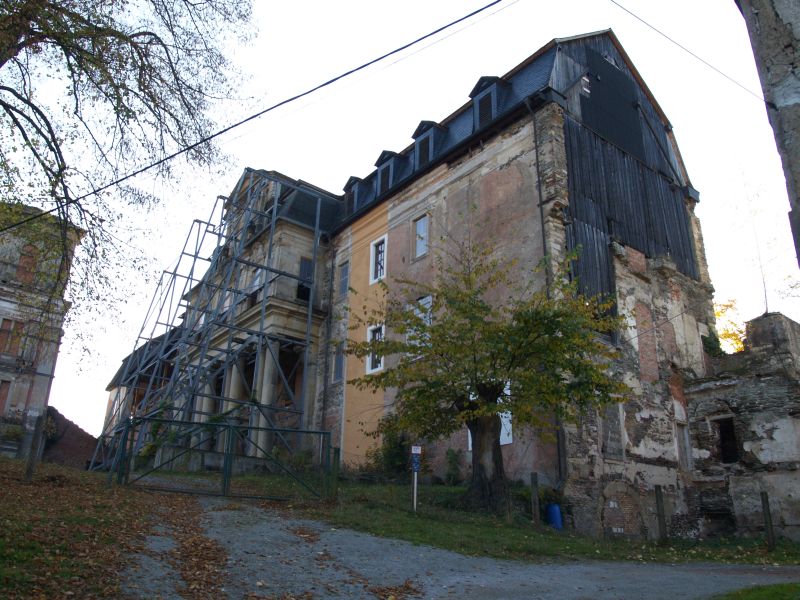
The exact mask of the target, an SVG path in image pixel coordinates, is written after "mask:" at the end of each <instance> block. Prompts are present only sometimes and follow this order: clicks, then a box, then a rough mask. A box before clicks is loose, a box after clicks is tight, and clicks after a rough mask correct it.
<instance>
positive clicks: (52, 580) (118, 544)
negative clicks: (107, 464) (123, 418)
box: [0, 459, 158, 600]
mask: <svg viewBox="0 0 800 600" xmlns="http://www.w3.org/2000/svg"><path fill="white" fill-rule="evenodd" d="M23 472H24V463H23V462H21V461H16V460H10V459H0V590H2V595H3V597H4V598H8V599H9V600H11V599H16V598H47V599H48V600H50V599H60V598H81V599H84V598H87V599H91V598H117V597H119V572H120V569H121V568H122V566H123V565H124V561H125V556H126V554H127V553H128V552H132V551H135V550H136V549H138V548H140V547H141V544H142V541H143V539H144V535H145V534H146V533H147V532H148V531H149V528H150V522H149V519H148V517H149V515H150V514H151V512H152V510H153V507H154V506H155V504H156V503H157V502H158V499H157V497H155V496H153V495H152V494H145V493H139V492H136V491H133V490H130V489H127V488H120V487H116V486H114V487H110V486H109V485H108V476H107V474H99V473H86V472H82V471H76V470H71V469H67V468H64V467H60V466H57V465H49V464H41V465H39V466H38V467H37V470H36V473H35V476H34V478H33V481H32V482H30V483H26V482H25V481H24V480H23Z"/></svg>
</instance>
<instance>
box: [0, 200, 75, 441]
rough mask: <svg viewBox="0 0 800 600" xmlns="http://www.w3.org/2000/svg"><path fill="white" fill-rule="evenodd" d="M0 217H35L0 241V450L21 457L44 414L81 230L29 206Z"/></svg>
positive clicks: (8, 209) (5, 208)
mask: <svg viewBox="0 0 800 600" xmlns="http://www.w3.org/2000/svg"><path fill="white" fill-rule="evenodd" d="M0 212H2V215H3V219H4V222H5V223H8V224H12V223H17V222H19V221H22V220H24V219H30V218H31V217H33V218H34V220H32V221H30V222H29V223H27V224H26V225H23V226H22V227H18V228H15V229H11V230H9V231H7V232H5V233H3V236H2V240H1V241H0V444H2V451H3V454H6V455H9V456H17V457H25V456H27V455H28V453H29V452H30V448H31V442H32V438H33V431H34V425H35V422H36V419H37V417H39V416H40V415H43V414H45V412H46V411H47V404H48V399H49V396H50V386H51V382H52V379H53V372H54V370H55V366H56V359H57V358H58V348H59V345H60V343H61V336H62V335H63V331H62V324H63V322H64V316H65V314H66V312H67V310H68V308H69V303H68V302H66V301H65V300H64V289H65V286H66V282H67V280H68V278H69V270H70V266H71V264H72V257H73V253H74V250H75V246H76V245H77V244H78V242H79V241H80V237H81V235H82V232H81V231H79V230H77V229H74V228H69V229H66V230H65V229H64V228H63V224H62V222H61V221H59V220H58V219H56V218H54V217H52V216H50V215H43V216H37V215H41V211H40V210H39V209H36V208H33V207H27V206H22V205H18V204H3V205H2V206H1V207H0Z"/></svg>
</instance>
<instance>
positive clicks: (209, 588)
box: [157, 496, 228, 600]
mask: <svg viewBox="0 0 800 600" xmlns="http://www.w3.org/2000/svg"><path fill="white" fill-rule="evenodd" d="M202 513H203V510H202V508H201V507H200V505H199V503H198V502H197V500H196V499H195V498H193V497H190V496H173V497H172V498H171V501H170V502H169V505H166V506H165V505H162V506H161V507H160V508H159V510H158V514H157V516H158V519H159V520H160V522H161V523H162V524H163V525H165V526H167V527H169V529H170V534H171V536H172V537H173V539H174V540H175V541H176V542H177V545H176V547H175V548H174V549H172V550H171V551H170V552H169V557H170V559H169V560H170V562H171V563H172V564H173V566H175V568H176V569H177V570H178V571H179V572H180V574H181V578H182V579H183V586H182V587H180V588H179V589H178V593H180V595H181V596H182V597H183V598H189V599H191V600H205V599H215V598H220V597H222V596H223V595H224V593H223V587H224V581H225V571H224V567H225V565H226V564H227V561H228V555H227V552H226V551H225V549H224V548H223V547H222V545H221V544H220V543H219V542H217V541H216V540H212V539H211V538H208V537H206V536H205V535H204V534H203V528H202V526H201V523H200V515H201V514H202Z"/></svg>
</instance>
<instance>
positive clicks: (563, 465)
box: [525, 97, 567, 490]
mask: <svg viewBox="0 0 800 600" xmlns="http://www.w3.org/2000/svg"><path fill="white" fill-rule="evenodd" d="M525 107H526V108H527V109H528V112H529V113H530V115H531V123H532V125H533V148H534V152H535V153H536V192H537V194H538V195H539V221H540V222H541V225H542V257H543V260H544V261H545V263H544V277H545V280H544V281H545V283H544V285H545V294H546V295H547V298H548V299H549V298H550V294H551V289H550V288H551V285H552V274H551V270H550V259H549V258H548V256H547V229H546V228H545V223H544V196H543V195H542V170H541V159H540V155H539V130H538V128H537V127H536V113H535V112H534V111H533V106H531V99H530V97H528V98H525ZM556 455H557V459H558V480H557V481H556V484H555V487H556V489H558V490H560V489H561V488H563V487H564V483H566V480H567V444H566V434H565V432H564V425H563V424H562V423H561V419H556Z"/></svg>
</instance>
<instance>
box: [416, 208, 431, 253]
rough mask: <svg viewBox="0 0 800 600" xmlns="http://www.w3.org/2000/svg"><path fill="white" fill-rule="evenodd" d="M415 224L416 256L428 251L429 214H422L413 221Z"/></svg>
mask: <svg viewBox="0 0 800 600" xmlns="http://www.w3.org/2000/svg"><path fill="white" fill-rule="evenodd" d="M413 226H414V258H419V257H420V256H425V255H426V254H427V253H428V215H422V216H421V217H419V218H418V219H415V220H414V222H413Z"/></svg>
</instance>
